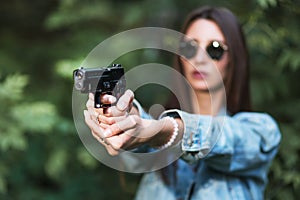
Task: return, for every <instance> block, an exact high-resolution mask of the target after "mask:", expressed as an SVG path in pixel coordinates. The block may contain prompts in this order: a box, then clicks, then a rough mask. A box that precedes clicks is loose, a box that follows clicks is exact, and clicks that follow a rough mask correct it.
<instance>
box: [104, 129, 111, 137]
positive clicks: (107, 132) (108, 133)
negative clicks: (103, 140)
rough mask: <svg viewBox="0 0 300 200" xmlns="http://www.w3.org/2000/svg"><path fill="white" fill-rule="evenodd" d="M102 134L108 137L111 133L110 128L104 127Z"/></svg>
mask: <svg viewBox="0 0 300 200" xmlns="http://www.w3.org/2000/svg"><path fill="white" fill-rule="evenodd" d="M103 135H104V137H108V136H110V135H111V130H110V129H106V130H105V131H104V132H103Z"/></svg>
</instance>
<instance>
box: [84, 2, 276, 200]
mask: <svg viewBox="0 0 300 200" xmlns="http://www.w3.org/2000/svg"><path fill="white" fill-rule="evenodd" d="M182 32H183V33H184V34H185V35H186V37H185V38H183V41H182V43H181V45H180V47H181V54H182V55H183V56H177V58H176V61H177V62H176V64H175V69H177V70H178V71H179V72H180V73H182V74H183V75H184V76H185V78H186V79H187V80H188V82H189V84H190V86H191V88H192V89H189V88H184V87H182V84H181V83H180V84H177V85H178V89H180V92H181V95H184V97H185V98H186V99H187V100H188V102H189V103H188V104H186V105H190V106H185V107H184V108H180V106H179V103H178V102H176V101H175V102H173V99H174V98H170V99H171V100H170V101H169V103H168V108H175V109H172V110H167V111H165V112H164V113H163V114H162V115H161V116H162V117H161V118H160V119H158V120H155V119H145V118H147V117H148V115H147V114H146V113H145V112H143V110H142V109H141V107H140V105H139V104H138V103H137V102H136V103H134V105H135V106H133V107H132V102H133V99H134V95H133V92H132V91H130V90H128V91H126V92H125V94H124V95H123V96H122V97H121V98H120V99H119V100H118V102H117V104H116V106H113V107H111V108H110V109H108V110H107V111H105V112H103V110H97V111H96V112H97V113H98V114H97V115H95V114H94V113H95V112H94V110H93V108H92V106H91V105H93V96H92V95H90V99H89V101H88V102H87V107H88V111H85V112H84V114H85V121H86V124H87V125H88V126H89V127H90V128H91V131H92V133H93V135H94V137H95V138H96V139H98V141H99V142H100V143H101V144H102V145H104V146H105V148H106V149H107V151H108V152H109V153H110V154H111V155H115V154H118V153H119V151H120V150H121V149H131V148H135V147H137V146H140V145H143V144H148V145H149V146H150V147H154V148H157V149H165V148H169V147H170V146H172V147H174V146H175V147H176V148H180V149H181V151H182V156H181V157H180V159H178V160H177V161H176V162H174V163H173V164H172V165H170V166H168V167H166V168H165V169H162V170H160V171H159V172H152V173H147V174H145V176H144V177H143V179H142V181H141V185H140V188H139V190H138V193H137V196H136V199H143V200H145V199H155V198H156V199H165V200H169V199H170V200H173V199H174V200H175V199H197V200H198V199H230V200H232V199H238V200H241V199H255V200H257V199H263V196H264V189H265V186H266V183H267V172H268V169H269V166H270V164H271V161H272V159H273V158H274V156H275V154H276V153H277V149H278V146H279V143H280V138H281V136H280V132H279V129H278V127H277V124H276V122H275V121H274V120H273V119H272V118H271V117H270V116H269V115H267V114H264V113H255V112H250V111H251V106H250V95H249V77H248V72H249V69H248V67H249V66H248V65H249V64H248V54H247V49H246V44H245V40H244V36H243V33H242V30H241V27H240V25H239V23H238V21H237V19H236V17H235V16H234V15H233V14H232V13H231V12H230V11H229V10H227V9H224V8H212V7H202V8H200V9H197V10H195V11H194V12H192V13H191V14H190V15H189V16H188V18H187V20H186V22H185V24H184V27H183V30H182ZM201 49H203V51H201ZM205 52H206V53H205ZM223 86H225V90H224V89H223V88H224V87H223ZM192 94H194V96H195V98H191V97H192ZM101 101H102V102H103V103H114V102H116V99H115V98H114V97H112V96H110V95H104V96H103V97H102V99H101ZM128 110H130V113H129V116H128V114H127V111H128ZM224 111H225V112H224ZM224 113H225V114H224ZM170 116H171V117H170ZM220 117H221V119H222V120H218V119H219V118H220ZM97 121H99V122H100V124H99V123H97ZM212 121H213V122H212ZM220 121H221V122H222V123H220ZM211 122H212V123H211ZM221 126H222V127H221ZM220 127H221V128H220ZM221 129H222V130H221ZM133 135H134V136H135V137H133Z"/></svg>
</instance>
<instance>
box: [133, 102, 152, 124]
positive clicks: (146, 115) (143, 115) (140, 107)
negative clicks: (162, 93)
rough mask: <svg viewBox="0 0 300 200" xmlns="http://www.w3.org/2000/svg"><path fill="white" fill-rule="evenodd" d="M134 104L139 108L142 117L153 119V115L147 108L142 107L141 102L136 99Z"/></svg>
mask: <svg viewBox="0 0 300 200" xmlns="http://www.w3.org/2000/svg"><path fill="white" fill-rule="evenodd" d="M133 106H134V107H135V108H136V109H137V110H138V112H139V115H140V117H141V118H143V119H152V116H151V115H149V114H148V113H146V112H145V110H144V109H143V108H142V106H141V104H140V103H139V102H138V101H137V100H136V99H134V100H133Z"/></svg>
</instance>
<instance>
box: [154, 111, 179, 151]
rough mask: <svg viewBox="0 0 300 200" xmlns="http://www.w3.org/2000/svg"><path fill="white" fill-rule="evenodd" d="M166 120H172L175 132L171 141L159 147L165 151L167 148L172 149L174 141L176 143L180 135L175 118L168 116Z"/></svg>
mask: <svg viewBox="0 0 300 200" xmlns="http://www.w3.org/2000/svg"><path fill="white" fill-rule="evenodd" d="M164 118H165V119H167V120H170V121H171V122H172V123H173V126H174V131H173V133H172V136H171V138H170V140H169V141H168V142H167V143H166V144H164V145H162V146H160V147H158V148H159V149H165V148H168V147H170V146H171V145H172V144H173V143H174V141H175V139H176V137H177V135H178V131H179V129H178V123H177V122H176V120H175V119H174V118H173V117H170V116H166V117H164Z"/></svg>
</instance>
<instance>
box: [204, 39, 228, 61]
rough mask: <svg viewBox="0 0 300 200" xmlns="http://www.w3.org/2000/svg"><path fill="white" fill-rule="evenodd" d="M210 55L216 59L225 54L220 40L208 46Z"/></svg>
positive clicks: (207, 49)
mask: <svg viewBox="0 0 300 200" xmlns="http://www.w3.org/2000/svg"><path fill="white" fill-rule="evenodd" d="M206 51H207V53H208V55H209V56H210V57H211V58H212V59H214V60H220V59H221V58H222V56H223V54H224V49H223V48H222V46H221V45H220V43H219V42H217V41H214V42H212V43H211V44H210V45H209V46H207V47H206Z"/></svg>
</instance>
